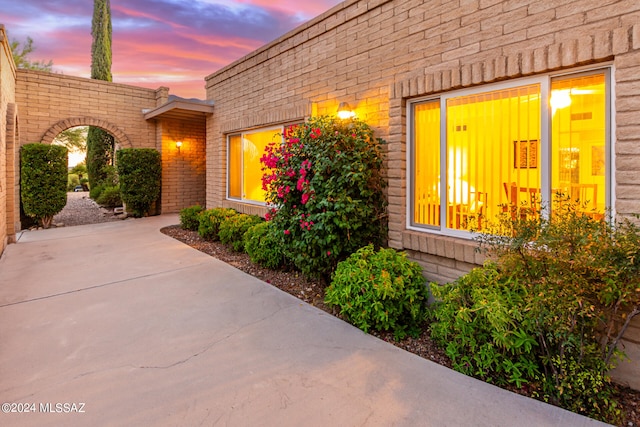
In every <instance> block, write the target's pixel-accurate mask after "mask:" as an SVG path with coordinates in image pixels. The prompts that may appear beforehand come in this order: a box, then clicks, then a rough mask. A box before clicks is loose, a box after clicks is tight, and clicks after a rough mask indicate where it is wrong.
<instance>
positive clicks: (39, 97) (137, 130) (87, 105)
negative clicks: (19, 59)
mask: <svg viewBox="0 0 640 427" xmlns="http://www.w3.org/2000/svg"><path fill="white" fill-rule="evenodd" d="M161 89H166V88H161ZM158 92H159V91H156V90H152V89H146V88H140V87H135V86H128V85H123V84H117V83H110V82H103V81H99V80H92V79H86V78H82V77H71V76H65V75H62V74H55V73H47V72H41V71H31V70H18V75H17V85H16V101H17V103H18V105H19V106H20V113H21V121H20V134H21V139H22V143H23V144H28V143H31V142H43V143H50V142H51V141H52V140H53V139H54V138H55V137H56V136H57V135H58V133H60V132H61V131H63V130H65V129H68V128H69V127H71V126H80V125H92V126H99V127H103V128H104V129H105V130H107V131H109V132H110V133H111V134H113V136H115V137H116V139H117V140H118V143H119V144H120V146H121V147H123V148H130V147H138V148H159V146H158V144H157V142H156V134H155V123H153V122H148V121H145V119H144V116H143V112H142V110H143V109H150V108H155V107H156V106H157V102H158V101H157V98H158V96H159V94H158Z"/></svg>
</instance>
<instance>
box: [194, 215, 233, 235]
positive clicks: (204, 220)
mask: <svg viewBox="0 0 640 427" xmlns="http://www.w3.org/2000/svg"><path fill="white" fill-rule="evenodd" d="M234 215H238V212H236V211H235V210H233V209H230V208H213V209H207V210H206V211H202V212H200V214H199V215H198V222H199V224H198V234H199V235H200V237H202V238H203V239H205V240H211V241H216V240H219V239H220V236H219V234H218V233H220V225H221V224H222V222H223V221H225V220H226V219H227V218H229V217H231V216H234Z"/></svg>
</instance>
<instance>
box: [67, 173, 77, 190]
mask: <svg viewBox="0 0 640 427" xmlns="http://www.w3.org/2000/svg"><path fill="white" fill-rule="evenodd" d="M76 185H80V178H78V175H76V174H74V173H70V174H69V175H67V191H73V189H74V188H75V187H76Z"/></svg>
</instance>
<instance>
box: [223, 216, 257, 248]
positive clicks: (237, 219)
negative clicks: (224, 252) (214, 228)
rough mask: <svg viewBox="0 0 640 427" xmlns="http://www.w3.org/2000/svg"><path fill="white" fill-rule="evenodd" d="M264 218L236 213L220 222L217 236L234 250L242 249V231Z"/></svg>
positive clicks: (244, 231)
mask: <svg viewBox="0 0 640 427" xmlns="http://www.w3.org/2000/svg"><path fill="white" fill-rule="evenodd" d="M263 221H264V220H263V219H262V218H260V217H259V216H257V215H247V214H238V215H233V216H230V217H228V218H226V219H225V220H224V221H222V223H221V224H220V231H219V232H218V236H219V237H220V241H221V242H222V243H224V244H225V245H231V246H232V247H233V250H234V251H236V252H243V251H244V239H243V237H244V233H246V232H247V230H249V229H250V228H251V227H253V226H254V225H256V224H259V223H261V222H263Z"/></svg>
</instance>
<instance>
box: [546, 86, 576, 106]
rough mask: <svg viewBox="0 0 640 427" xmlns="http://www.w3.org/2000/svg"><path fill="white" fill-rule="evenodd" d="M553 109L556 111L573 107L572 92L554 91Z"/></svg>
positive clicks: (551, 101)
mask: <svg viewBox="0 0 640 427" xmlns="http://www.w3.org/2000/svg"><path fill="white" fill-rule="evenodd" d="M549 102H550V103H551V109H552V110H553V111H556V110H558V109H560V108H567V107H568V106H569V105H571V91H570V90H569V89H562V90H554V91H553V92H552V93H551V100H550V101H549Z"/></svg>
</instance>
